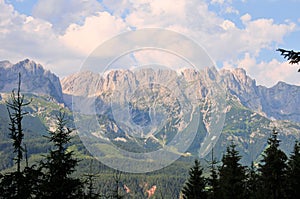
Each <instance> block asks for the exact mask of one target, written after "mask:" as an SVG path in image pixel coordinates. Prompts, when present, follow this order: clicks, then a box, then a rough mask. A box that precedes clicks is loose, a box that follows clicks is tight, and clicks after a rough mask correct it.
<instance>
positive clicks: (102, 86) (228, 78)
mask: <svg viewBox="0 0 300 199" xmlns="http://www.w3.org/2000/svg"><path fill="white" fill-rule="evenodd" d="M214 78H218V80H217V81H218V82H219V83H220V85H222V86H224V87H225V88H226V89H227V91H228V93H229V94H230V95H232V96H234V97H236V98H237V99H238V100H239V101H240V103H241V104H242V105H244V106H245V107H247V108H249V109H250V110H253V111H255V112H258V113H260V114H262V115H264V116H267V117H269V118H272V119H278V120H291V121H294V122H300V106H299V104H300V87H299V86H295V85H289V84H286V83H284V82H278V84H276V85H275V86H273V87H271V88H267V87H264V86H259V85H257V84H256V81H255V80H254V79H252V78H250V77H249V76H247V74H246V71H245V70H244V69H241V68H237V69H232V70H220V71H219V75H217V71H215V70H213V69H211V70H207V71H202V72H199V71H195V70H192V69H186V70H182V71H180V72H177V73H176V72H174V71H154V70H151V69H148V70H147V71H146V70H142V71H139V72H137V73H133V72H132V71H128V70H117V71H110V72H108V73H106V74H105V75H104V76H102V77H101V76H100V75H97V74H93V73H91V72H82V73H78V74H74V75H71V76H68V77H66V78H64V79H63V80H62V88H63V93H66V94H69V95H75V96H80V95H87V94H88V90H89V89H87V88H90V87H91V86H92V85H94V88H93V89H92V90H93V91H95V92H96V95H107V94H108V93H110V91H111V90H113V89H116V88H118V89H119V90H122V89H123V90H126V89H128V88H130V89H136V88H137V87H138V86H139V85H142V84H147V83H149V82H164V83H165V84H167V85H168V86H169V87H176V82H178V81H185V82H187V83H188V84H189V86H187V87H186V89H185V90H184V93H185V94H186V95H187V96H192V95H193V96H195V93H196V96H197V98H201V97H203V96H205V95H206V93H207V91H208V90H209V88H208V87H209V85H208V84H207V82H206V81H207V80H209V79H214ZM191 83H192V86H190V85H191ZM90 94H91V93H90Z"/></svg>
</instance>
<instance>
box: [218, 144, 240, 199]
mask: <svg viewBox="0 0 300 199" xmlns="http://www.w3.org/2000/svg"><path fill="white" fill-rule="evenodd" d="M235 147H236V145H234V144H233V143H231V145H230V146H229V147H227V150H226V154H225V155H224V156H223V158H222V166H221V167H220V169H219V173H220V193H219V194H220V196H221V198H224V199H239V198H241V199H244V198H245V190H246V187H245V180H246V174H245V167H244V166H242V165H241V164H240V163H239V161H240V159H241V156H240V155H239V152H238V151H237V150H236V149H235Z"/></svg>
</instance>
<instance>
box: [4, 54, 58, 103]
mask: <svg viewBox="0 0 300 199" xmlns="http://www.w3.org/2000/svg"><path fill="white" fill-rule="evenodd" d="M19 73H20V74H21V75H22V76H21V80H22V85H21V89H22V92H29V93H35V94H42V95H48V96H51V97H53V98H54V99H55V100H56V101H57V102H59V103H63V95H62V88H61V84H60V80H59V78H58V77H57V76H56V75H55V74H53V73H51V72H50V71H48V70H45V69H44V68H43V67H42V65H40V64H38V63H36V62H34V61H30V60H28V59H25V60H23V61H20V62H18V63H16V64H12V63H10V62H8V61H1V62H0V92H11V91H12V90H13V89H15V88H17V85H18V74H19Z"/></svg>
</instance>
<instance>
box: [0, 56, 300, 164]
mask: <svg viewBox="0 0 300 199" xmlns="http://www.w3.org/2000/svg"><path fill="white" fill-rule="evenodd" d="M145 71H146V69H145V70H144V71H139V72H137V73H133V72H131V71H128V70H115V71H110V72H107V73H106V74H105V76H104V77H99V75H97V74H94V73H91V72H81V73H77V74H73V75H70V76H68V77H65V78H64V79H62V80H59V78H58V77H57V76H56V75H55V74H53V73H51V72H50V71H47V70H45V69H43V67H42V66H41V65H40V64H37V63H36V62H34V61H31V60H28V59H26V60H24V61H21V62H19V63H16V64H12V63H10V62H8V61H2V62H0V93H9V92H11V90H12V89H13V88H16V86H17V81H18V80H17V78H18V75H17V73H18V72H20V73H21V74H22V91H23V92H32V93H36V94H39V95H47V96H51V97H52V98H53V99H54V101H56V102H57V103H65V104H66V105H67V106H69V107H70V102H71V101H70V100H71V98H70V96H82V95H86V94H87V90H86V88H88V87H90V86H91V85H96V87H95V88H96V95H97V96H98V97H99V99H100V100H99V104H98V105H99V106H100V105H101V107H105V106H108V104H109V100H108V98H109V93H110V92H111V91H112V90H113V89H115V88H118V89H119V90H121V94H120V96H119V98H116V99H115V100H118V101H122V99H123V98H125V97H126V95H127V94H126V93H123V94H122V88H124V86H125V87H126V88H127V89H128V88H130V89H132V90H134V89H137V88H138V86H139V85H142V84H146V83H147V82H148V83H149V81H150V80H151V81H158V80H159V81H162V79H163V78H166V77H168V78H169V79H173V80H174V81H173V82H171V83H170V84H171V85H172V83H176V82H178V81H179V80H180V81H185V82H193V86H192V87H189V88H187V89H186V90H184V92H183V93H184V96H186V97H187V98H188V99H190V100H191V99H192V96H197V98H201V97H205V95H206V94H207V91H208V90H209V89H210V88H209V83H207V82H206V80H207V79H214V78H216V79H217V81H218V82H219V84H220V85H222V86H224V87H225V88H226V89H227V90H228V91H227V104H228V107H229V108H228V109H227V113H226V120H225V125H224V129H223V132H222V134H221V136H220V139H219V141H218V142H217V144H216V146H215V147H216V150H219V151H222V150H223V149H224V147H226V145H227V144H228V141H230V140H234V141H236V142H237V143H238V149H239V150H240V151H241V154H242V155H243V156H244V158H245V162H249V161H253V160H256V159H257V158H258V156H259V155H260V153H261V152H262V151H263V149H264V147H265V144H266V139H267V137H268V135H269V133H270V131H271V129H272V128H273V127H275V126H276V127H278V128H279V130H280V131H282V133H281V134H280V138H281V139H282V140H283V143H282V147H283V148H284V150H286V151H290V149H291V146H292V143H291V142H293V140H295V139H299V134H300V124H299V123H300V107H299V104H300V87H299V86H295V85H289V84H286V83H284V82H278V83H277V84H276V85H274V86H273V87H271V88H267V87H264V86H258V85H256V82H255V80H254V79H251V78H250V77H249V76H247V74H246V71H245V70H244V69H241V68H237V69H231V70H220V71H219V72H218V71H216V70H215V69H210V70H206V71H204V72H202V73H198V72H197V71H194V70H191V69H189V70H184V71H180V72H176V71H170V70H161V71H155V70H152V69H147V72H146V73H145ZM164 81H166V80H164ZM170 84H169V85H170ZM74 89H75V90H74ZM139 92H142V91H139ZM166 92H169V91H168V89H167V90H161V88H160V90H157V95H158V96H159V95H162V93H166ZM0 96H1V95H0ZM0 99H1V98H0ZM165 99H167V98H165ZM144 100H145V99H144ZM168 100H169V102H166V101H165V102H163V101H162V102H159V103H161V104H164V105H166V104H168V103H172V104H174V103H176V102H175V101H172V100H171V98H168ZM146 101H147V100H146ZM0 102H1V101H0ZM148 102H150V99H148ZM1 103H3V100H2V102H1ZM53 103H54V102H53ZM159 103H158V104H159ZM132 106H133V107H134V104H133V105H132ZM161 107H163V106H161ZM178 107H179V106H178ZM146 109H147V104H146V105H145V104H144V105H143V106H142V105H141V104H138V101H137V102H136V106H135V109H132V110H133V112H132V114H133V115H134V116H133V117H134V118H135V122H137V123H138V124H139V125H140V124H142V123H143V124H145V125H146V123H147V122H149V117H148V116H149V115H147V114H146V112H147V111H148V112H149V110H146ZM103 110H106V109H105V108H104V109H103V108H102V109H101V111H103ZM166 110H167V109H166ZM173 111H174V114H175V112H176V110H173ZM171 112H172V111H171ZM166 113H167V111H166V112H165V113H162V112H159V114H161V115H160V116H159V117H164V116H165V115H166ZM164 114H165V115H164ZM178 118H179V119H178V121H179V122H178V125H177V126H180V114H178ZM273 120H275V121H273ZM109 122H110V123H109V125H110V127H111V128H110V130H111V131H113V128H112V127H116V126H118V124H117V123H114V121H113V120H110V121H109ZM106 124H107V125H108V123H106ZM176 124H177V123H176ZM203 124H204V129H205V128H206V129H207V128H208V126H207V124H205V123H204V122H203ZM114 125H115V126H114ZM181 125H182V124H181ZM115 130H116V129H115ZM117 131H118V130H117ZM118 132H119V133H122V132H121V131H120V130H119V131H118ZM111 138H112V139H116V138H119V140H117V141H118V142H120V141H122V142H124V140H125V141H129V140H130V137H126V136H124V135H123V137H122V136H120V134H118V135H117V136H115V137H111ZM121 138H122V139H121ZM170 139H171V137H170ZM197 139H198V140H197ZM203 139H204V137H203V136H202V137H201V136H200V137H198V138H196V140H195V141H194V143H193V144H192V145H191V147H190V148H189V151H191V152H192V153H197V151H198V149H199V142H201V141H203ZM159 143H160V142H159ZM152 144H153V141H152ZM151 146H152V145H151Z"/></svg>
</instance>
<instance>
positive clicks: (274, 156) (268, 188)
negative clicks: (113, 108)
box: [258, 129, 287, 199]
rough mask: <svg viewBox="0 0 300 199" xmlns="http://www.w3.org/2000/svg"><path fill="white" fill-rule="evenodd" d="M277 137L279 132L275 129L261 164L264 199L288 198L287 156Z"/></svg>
mask: <svg viewBox="0 0 300 199" xmlns="http://www.w3.org/2000/svg"><path fill="white" fill-rule="evenodd" d="M277 136H278V132H277V131H276V130H275V129H273V132H272V134H271V136H270V138H269V139H268V147H267V149H266V150H265V151H264V154H263V158H262V160H261V162H260V164H259V169H258V170H259V171H260V174H261V175H260V181H261V189H262V190H261V193H262V194H263V196H262V198H264V199H284V198H287V193H286V185H287V179H286V177H287V175H286V174H287V156H286V155H285V153H284V152H283V151H282V150H281V149H280V148H279V145H280V144H279V143H280V140H279V139H278V137H277Z"/></svg>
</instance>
